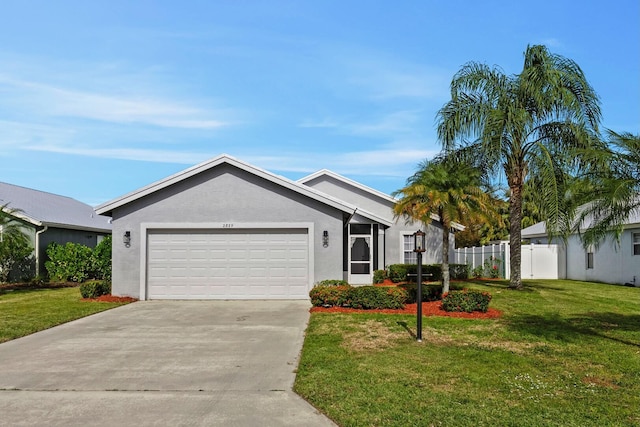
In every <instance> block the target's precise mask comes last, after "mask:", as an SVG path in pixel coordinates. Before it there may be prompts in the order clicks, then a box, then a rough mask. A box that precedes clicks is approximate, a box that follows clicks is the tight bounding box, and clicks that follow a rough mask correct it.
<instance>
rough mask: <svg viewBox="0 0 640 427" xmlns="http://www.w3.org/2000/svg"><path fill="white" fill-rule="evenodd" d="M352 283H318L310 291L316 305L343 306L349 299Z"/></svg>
mask: <svg viewBox="0 0 640 427" xmlns="http://www.w3.org/2000/svg"><path fill="white" fill-rule="evenodd" d="M349 289H351V286H350V285H340V286H335V285H317V286H315V287H314V288H313V289H311V291H310V292H309V297H311V304H312V305H313V306H315V307H333V306H338V307H342V306H343V305H345V304H346V303H347V301H348V300H349V292H348V291H349Z"/></svg>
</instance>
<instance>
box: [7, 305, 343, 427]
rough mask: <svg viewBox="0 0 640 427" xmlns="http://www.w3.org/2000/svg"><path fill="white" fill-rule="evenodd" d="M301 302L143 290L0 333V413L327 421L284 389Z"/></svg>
mask: <svg viewBox="0 0 640 427" xmlns="http://www.w3.org/2000/svg"><path fill="white" fill-rule="evenodd" d="M308 309H309V303H308V302H307V301H144V302H136V303H133V304H129V305H126V306H123V307H119V308H116V309H113V310H109V311H106V312H102V313H99V314H96V315H93V316H89V317H86V318H83V319H79V320H76V321H73V322H70V323H67V324H65V325H61V326H58V327H55V328H52V329H49V330H46V331H42V332H39V333H36V334H33V335H30V336H27V337H24V338H20V339H17V340H13V341H9V342H6V343H3V344H0V414H1V415H0V425H11V426H20V425H29V426H32V425H47V426H56V425H59V426H89V425H91V426H113V425H118V426H145V425H158V426H164V425H166V426H169V425H171V426H195V425H206V426H216V425H225V426H299V425H305V426H309V427H311V426H332V425H335V424H333V423H332V422H331V421H330V420H329V419H327V418H326V417H325V416H323V415H322V414H320V413H318V412H317V411H316V410H315V409H314V408H313V407H312V406H311V405H309V404H308V403H307V402H306V401H305V400H304V399H302V398H300V397H299V396H298V395H296V394H295V393H293V391H292V390H291V389H292V386H293V381H294V379H295V369H296V367H297V365H298V358H299V353H300V349H301V347H302V342H303V339H304V329H305V327H306V325H307V322H308V319H309V311H308Z"/></svg>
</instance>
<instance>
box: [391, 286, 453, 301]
mask: <svg viewBox="0 0 640 427" xmlns="http://www.w3.org/2000/svg"><path fill="white" fill-rule="evenodd" d="M399 287H401V288H402V289H404V290H405V291H407V302H408V303H415V302H416V301H418V284H417V283H404V284H402V285H399ZM462 289H464V287H463V285H462V284H460V283H450V284H449V290H450V291H452V290H462ZM441 299H442V284H440V283H433V284H422V302H428V301H440V300H441Z"/></svg>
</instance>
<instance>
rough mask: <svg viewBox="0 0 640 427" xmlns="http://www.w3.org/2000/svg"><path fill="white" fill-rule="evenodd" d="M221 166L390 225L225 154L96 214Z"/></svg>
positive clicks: (111, 203)
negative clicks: (229, 167)
mask: <svg viewBox="0 0 640 427" xmlns="http://www.w3.org/2000/svg"><path fill="white" fill-rule="evenodd" d="M223 164H227V165H231V166H234V167H236V168H239V169H241V170H243V171H245V172H248V173H250V174H253V175H255V176H258V177H261V178H263V179H265V180H267V181H270V182H272V183H274V184H276V185H279V186H282V187H284V188H287V189H289V190H292V191H295V192H297V193H299V194H302V195H304V196H306V197H309V198H311V199H313V200H316V201H319V202H321V203H324V204H325V205H328V206H331V207H333V208H336V209H338V210H341V211H343V212H346V213H348V214H350V215H351V214H353V213H354V212H355V211H356V210H357V211H358V213H359V214H361V215H363V216H366V217H368V218H370V219H372V220H374V221H376V222H380V223H382V224H385V225H391V223H390V222H389V221H388V220H386V219H384V218H380V217H379V216H376V215H374V214H371V213H368V212H366V211H363V210H361V209H358V208H357V207H356V206H354V205H352V204H349V203H346V202H344V201H342V200H339V199H338V198H335V197H332V196H330V195H328V194H325V193H322V192H320V191H317V190H315V189H313V188H311V187H308V186H306V185H302V184H300V183H298V182H295V181H292V180H290V179H288V178H285V177H283V176H280V175H275V174H273V173H271V172H268V171H266V170H264V169H261V168H258V167H256V166H253V165H251V164H249V163H246V162H243V161H241V160H238V159H236V158H234V157H231V156H229V155H227V154H222V155H220V156H217V157H214V158H212V159H210V160H207V161H205V162H203V163H200V164H198V165H195V166H192V167H190V168H188V169H185V170H183V171H181V172H178V173H176V174H174V175H171V176H169V177H167V178H164V179H162V180H160V181H156V182H154V183H152V184H149V185H147V186H145V187H142V188H140V189H138V190H134V191H132V192H130V193H128V194H125V195H124V196H121V197H119V198H117V199H114V200H111V201H108V202H106V203H103V204H101V205H99V206H97V207H96V212H98V213H99V214H104V215H110V214H111V213H112V212H113V210H114V209H118V208H120V207H122V206H124V205H126V204H129V203H131V202H133V201H136V200H138V199H141V198H143V197H145V196H148V195H150V194H152V193H155V192H158V191H161V190H162V189H164V188H167V187H169V186H172V185H174V184H176V183H178V182H181V181H184V180H186V179H188V178H190V177H193V176H195V175H198V174H200V173H203V172H205V171H208V170H211V169H213V168H215V167H218V166H220V165H223Z"/></svg>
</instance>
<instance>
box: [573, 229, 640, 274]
mask: <svg viewBox="0 0 640 427" xmlns="http://www.w3.org/2000/svg"><path fill="white" fill-rule="evenodd" d="M634 232H635V233H640V228H634V229H627V230H625V231H624V233H623V234H622V236H621V237H620V242H619V243H616V242H615V241H614V240H612V239H608V240H606V241H605V242H603V243H602V244H601V245H600V247H598V248H597V249H596V248H594V252H593V268H589V269H588V268H587V262H586V250H585V248H584V247H583V245H582V242H581V241H580V239H579V238H578V236H571V237H570V238H569V241H568V245H567V248H568V249H567V278H568V279H573V280H586V281H595V282H604V283H616V284H625V283H627V282H631V281H632V280H633V276H636V283H639V282H640V255H633V243H632V233H634Z"/></svg>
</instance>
